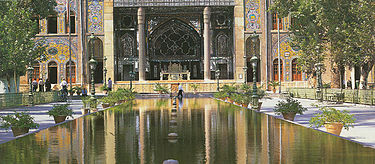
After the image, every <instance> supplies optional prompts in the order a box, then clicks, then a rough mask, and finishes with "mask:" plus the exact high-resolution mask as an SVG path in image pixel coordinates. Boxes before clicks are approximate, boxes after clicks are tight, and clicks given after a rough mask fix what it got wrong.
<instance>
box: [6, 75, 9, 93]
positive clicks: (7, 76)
mask: <svg viewBox="0 0 375 164" xmlns="http://www.w3.org/2000/svg"><path fill="white" fill-rule="evenodd" d="M6 78H7V83H8V92H10V76H9V74H6Z"/></svg>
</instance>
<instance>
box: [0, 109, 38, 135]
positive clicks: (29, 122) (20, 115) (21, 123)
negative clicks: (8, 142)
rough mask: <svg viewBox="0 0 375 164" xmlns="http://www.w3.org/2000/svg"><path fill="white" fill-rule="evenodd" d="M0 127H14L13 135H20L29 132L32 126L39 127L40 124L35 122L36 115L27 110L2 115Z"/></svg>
mask: <svg viewBox="0 0 375 164" xmlns="http://www.w3.org/2000/svg"><path fill="white" fill-rule="evenodd" d="M0 119H1V121H0V128H2V129H7V130H8V129H9V127H10V128H11V129H12V132H13V136H14V137H16V136H19V135H22V134H25V133H28V132H29V129H31V128H39V124H37V123H35V121H34V117H32V116H30V115H29V114H28V113H26V112H16V111H15V112H14V114H9V115H4V116H0Z"/></svg>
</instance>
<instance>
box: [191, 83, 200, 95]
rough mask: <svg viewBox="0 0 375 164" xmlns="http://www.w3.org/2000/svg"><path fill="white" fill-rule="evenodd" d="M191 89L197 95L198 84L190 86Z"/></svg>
mask: <svg viewBox="0 0 375 164" xmlns="http://www.w3.org/2000/svg"><path fill="white" fill-rule="evenodd" d="M190 87H191V88H192V89H193V92H194V94H197V90H198V84H195V83H194V84H190Z"/></svg>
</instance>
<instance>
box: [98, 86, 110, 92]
mask: <svg viewBox="0 0 375 164" xmlns="http://www.w3.org/2000/svg"><path fill="white" fill-rule="evenodd" d="M99 89H100V90H101V91H108V90H109V88H108V87H107V86H106V85H102V86H100V88H99Z"/></svg>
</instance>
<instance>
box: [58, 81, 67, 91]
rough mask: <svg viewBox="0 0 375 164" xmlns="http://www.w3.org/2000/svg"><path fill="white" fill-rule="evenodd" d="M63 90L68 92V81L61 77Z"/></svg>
mask: <svg viewBox="0 0 375 164" xmlns="http://www.w3.org/2000/svg"><path fill="white" fill-rule="evenodd" d="M60 86H61V89H62V91H63V92H65V93H68V83H67V82H66V81H65V79H63V80H62V81H61V83H60Z"/></svg>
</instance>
